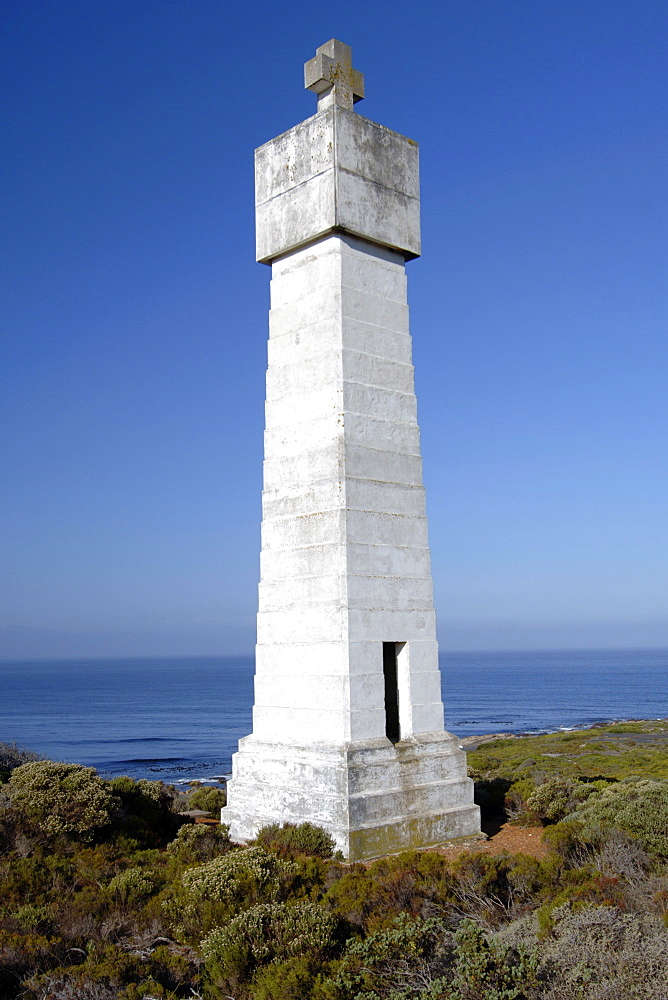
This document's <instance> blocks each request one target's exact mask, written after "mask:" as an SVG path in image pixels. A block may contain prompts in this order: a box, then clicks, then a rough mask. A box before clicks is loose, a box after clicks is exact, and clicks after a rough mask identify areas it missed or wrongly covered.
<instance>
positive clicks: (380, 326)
mask: <svg viewBox="0 0 668 1000" xmlns="http://www.w3.org/2000/svg"><path fill="white" fill-rule="evenodd" d="M287 304H288V305H291V304H292V303H287ZM279 309H285V305H281V306H272V308H271V309H270V310H269V314H270V316H271V313H272V312H274V311H276V312H277V311H278V310H279ZM342 316H343V319H347V320H352V321H353V322H355V323H363V324H364V326H371V327H373V329H374V330H384V331H385V333H389V334H391V335H392V336H393V337H404V338H406V339H410V337H411V335H410V333H406V331H405V330H392V329H391V328H390V327H388V326H386V325H384V324H382V323H373V322H372V321H371V320H370V319H360V318H359V316H351V315H349V314H348V313H347V312H345V311H344V310H342ZM326 322H329V320H322V319H316V320H313V322H312V323H301V324H300V326H299V330H298V331H297V330H288V331H287V332H286V333H278V334H273V335H272V337H271V340H272V341H273V342H274V343H276V342H277V341H279V340H282V339H283V338H284V337H294V335H295V333H297V332H298V333H304V331H306V330H310V329H312V328H313V327H316V326H320V325H321V324H322V323H326ZM374 356H375V355H374ZM381 357H382V355H381Z"/></svg>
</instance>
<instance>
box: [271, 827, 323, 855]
mask: <svg viewBox="0 0 668 1000" xmlns="http://www.w3.org/2000/svg"><path fill="white" fill-rule="evenodd" d="M255 843H256V844H259V845H260V846H261V847H265V848H266V849H267V850H269V851H274V852H275V853H276V854H280V855H283V856H285V857H295V856H296V855H300V854H306V855H309V856H310V857H314V858H331V857H332V854H333V852H334V848H335V846H336V842H335V841H334V838H333V837H331V836H330V835H329V834H328V833H327V831H326V830H323V829H322V827H320V826H314V825H313V824H312V823H298V824H296V825H295V824H294V823H284V824H283V826H279V824H278V823H271V824H270V825H269V826H263V827H262V829H261V830H260V831H259V833H258V835H257V837H256V839H255Z"/></svg>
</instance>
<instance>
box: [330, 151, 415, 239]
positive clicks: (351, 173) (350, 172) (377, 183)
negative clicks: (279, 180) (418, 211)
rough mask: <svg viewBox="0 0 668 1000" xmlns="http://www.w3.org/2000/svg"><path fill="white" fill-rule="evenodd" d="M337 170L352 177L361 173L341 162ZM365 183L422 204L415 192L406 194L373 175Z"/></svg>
mask: <svg viewBox="0 0 668 1000" xmlns="http://www.w3.org/2000/svg"><path fill="white" fill-rule="evenodd" d="M337 170H338V172H339V173H340V174H348V175H349V176H350V177H358V176H359V174H358V173H357V172H356V171H355V170H348V168H347V167H344V166H343V165H342V164H341V163H339V164H338V166H337ZM322 173H324V171H322ZM365 183H366V184H368V185H369V187H374V188H380V189H381V190H382V191H389V192H390V193H391V194H393V195H395V196H396V195H399V196H400V197H401V198H405V199H406V201H416V202H417V203H418V205H419V204H420V199H419V197H416V196H415V195H414V194H406V193H405V192H403V191H397V189H396V188H392V187H388V186H387V184H382V183H381V182H380V181H374V180H372V178H371V177H366V178H365ZM362 239H364V237H362ZM366 239H367V240H368V241H369V242H370V243H372V242H373V240H369V238H368V237H366Z"/></svg>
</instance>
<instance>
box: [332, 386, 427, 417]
mask: <svg viewBox="0 0 668 1000" xmlns="http://www.w3.org/2000/svg"><path fill="white" fill-rule="evenodd" d="M342 381H343V385H361V386H362V387H363V388H364V389H382V390H383V391H384V392H394V393H396V394H397V396H408V398H409V399H415V393H414V392H404V391H403V389H390V387H389V386H387V385H379V384H378V383H377V382H360V381H359V379H355V378H344V379H343V380H342ZM344 413H345V410H344ZM360 416H362V417H370V416H373V414H371V413H361V414H360Z"/></svg>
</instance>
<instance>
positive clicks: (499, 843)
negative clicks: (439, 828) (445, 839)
mask: <svg viewBox="0 0 668 1000" xmlns="http://www.w3.org/2000/svg"><path fill="white" fill-rule="evenodd" d="M483 831H484V833H486V834H487V837H488V840H476V841H469V842H468V843H466V844H452V845H447V844H446V845H444V846H443V847H439V848H436V849H437V850H438V852H439V853H440V854H445V856H446V857H447V858H457V857H459V855H460V854H464V852H466V851H484V852H485V854H503V853H504V852H507V853H508V854H531V855H532V856H533V857H534V858H544V857H545V856H546V854H547V853H548V852H547V848H546V846H545V845H544V844H543V843H542V842H541V838H542V836H543V827H542V826H532V827H522V826H511V825H510V824H509V823H503V824H501V825H500V826H499V824H496V823H483Z"/></svg>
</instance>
